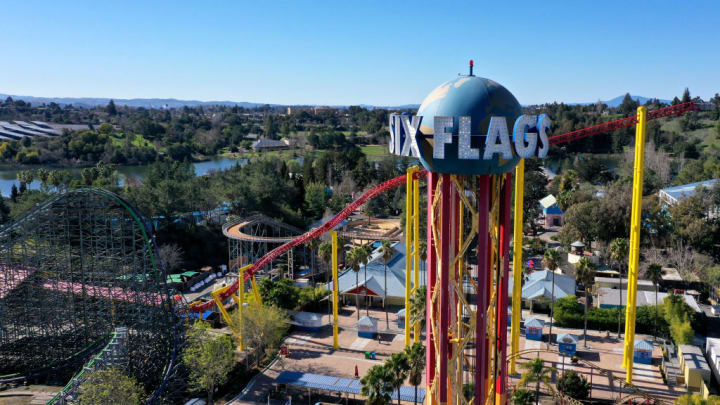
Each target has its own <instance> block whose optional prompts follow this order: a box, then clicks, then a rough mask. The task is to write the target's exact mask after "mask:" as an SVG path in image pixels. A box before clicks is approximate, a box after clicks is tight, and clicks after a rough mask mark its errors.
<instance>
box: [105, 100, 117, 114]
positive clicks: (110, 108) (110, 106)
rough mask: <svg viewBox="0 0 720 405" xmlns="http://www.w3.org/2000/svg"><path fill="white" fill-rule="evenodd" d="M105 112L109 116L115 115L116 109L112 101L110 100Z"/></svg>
mask: <svg viewBox="0 0 720 405" xmlns="http://www.w3.org/2000/svg"><path fill="white" fill-rule="evenodd" d="M105 112H107V113H108V114H109V115H117V108H116V107H115V102H114V101H113V100H110V102H109V103H108V105H107V106H106V107H105Z"/></svg>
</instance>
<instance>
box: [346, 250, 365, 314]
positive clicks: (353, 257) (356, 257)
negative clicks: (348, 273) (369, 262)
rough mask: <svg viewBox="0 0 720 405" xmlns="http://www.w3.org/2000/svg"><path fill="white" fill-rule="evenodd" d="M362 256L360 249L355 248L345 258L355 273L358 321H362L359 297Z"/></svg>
mask: <svg viewBox="0 0 720 405" xmlns="http://www.w3.org/2000/svg"><path fill="white" fill-rule="evenodd" d="M361 255H362V252H361V251H359V250H358V248H355V249H352V250H350V252H349V253H348V254H347V257H345V260H346V261H347V264H348V266H349V267H350V268H351V269H352V271H353V272H355V310H356V311H357V318H358V320H360V301H359V299H360V298H359V297H358V293H357V288H358V287H359V286H360V280H359V279H358V276H359V275H360V257H361Z"/></svg>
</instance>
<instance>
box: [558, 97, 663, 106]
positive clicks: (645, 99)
mask: <svg viewBox="0 0 720 405" xmlns="http://www.w3.org/2000/svg"><path fill="white" fill-rule="evenodd" d="M630 98H632V99H633V100H635V101H637V102H638V103H639V104H640V105H644V104H645V103H647V102H648V100H653V99H654V98H655V97H643V96H633V95H632V94H631V95H630ZM623 99H625V95H624V94H623V95H621V96H617V97H615V98H613V99H610V100H607V101H602V100H600V102H601V103H603V104H607V106H608V107H610V108H615V107H619V106H620V104H622V102H623ZM658 101H659V102H661V103H665V104H670V103H671V102H672V101H671V100H664V99H661V98H659V99H658ZM595 103H597V102H592V103H568V104H569V105H590V104H595Z"/></svg>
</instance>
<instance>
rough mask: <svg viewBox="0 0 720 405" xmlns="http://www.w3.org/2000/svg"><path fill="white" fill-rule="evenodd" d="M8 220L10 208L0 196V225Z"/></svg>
mask: <svg viewBox="0 0 720 405" xmlns="http://www.w3.org/2000/svg"><path fill="white" fill-rule="evenodd" d="M9 220H10V207H8V206H7V204H6V203H5V198H3V197H2V196H0V224H4V223H5V222H7V221H9Z"/></svg>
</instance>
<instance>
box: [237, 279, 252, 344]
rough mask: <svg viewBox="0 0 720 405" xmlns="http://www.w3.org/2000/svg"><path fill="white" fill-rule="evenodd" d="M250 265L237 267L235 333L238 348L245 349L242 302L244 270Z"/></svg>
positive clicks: (243, 297)
mask: <svg viewBox="0 0 720 405" xmlns="http://www.w3.org/2000/svg"><path fill="white" fill-rule="evenodd" d="M248 267H250V265H248V266H243V267H239V268H238V290H237V295H238V303H237V304H238V325H237V334H238V340H239V341H240V350H245V339H243V333H242V323H243V310H244V309H245V308H243V304H245V270H246V269H247V268H248Z"/></svg>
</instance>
